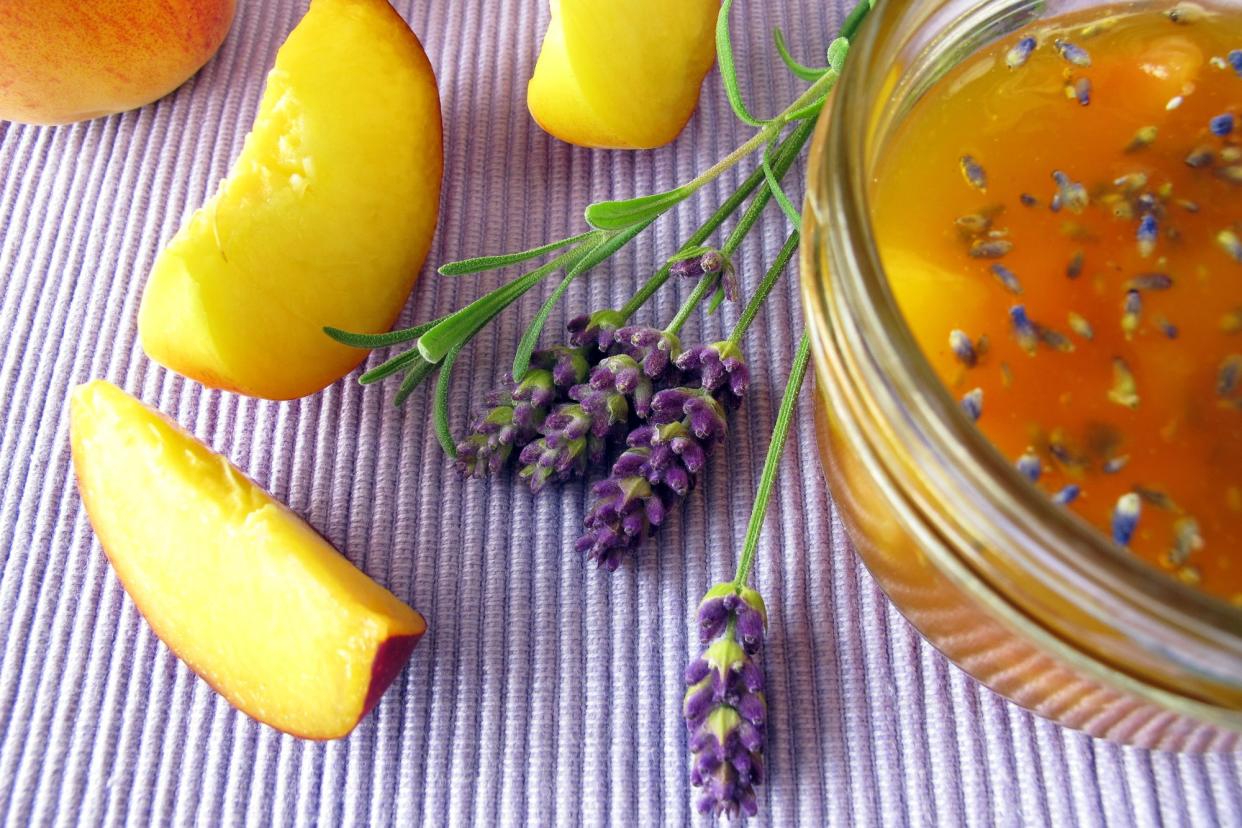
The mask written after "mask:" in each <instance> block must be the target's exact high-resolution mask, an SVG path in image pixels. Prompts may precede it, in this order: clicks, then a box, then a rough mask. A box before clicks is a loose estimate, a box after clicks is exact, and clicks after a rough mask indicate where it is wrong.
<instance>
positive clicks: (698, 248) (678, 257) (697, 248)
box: [666, 244, 715, 264]
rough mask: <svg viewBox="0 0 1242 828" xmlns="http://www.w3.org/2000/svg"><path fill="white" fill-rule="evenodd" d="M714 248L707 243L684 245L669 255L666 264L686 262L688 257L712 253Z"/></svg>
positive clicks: (692, 257)
mask: <svg viewBox="0 0 1242 828" xmlns="http://www.w3.org/2000/svg"><path fill="white" fill-rule="evenodd" d="M714 249H715V248H712V247H708V246H707V245H705V244H695V245H691V246H690V247H683V248H682V249H681V250H678V251H677V252H676V253H674V254H673V255H671V256H669V257H668V261H667V262H666V264H673V263H674V262H684V261H685V260H686V259H695V258H698V257H699V256H702V255H703V254H704V253H710V252H711V251H712V250H714Z"/></svg>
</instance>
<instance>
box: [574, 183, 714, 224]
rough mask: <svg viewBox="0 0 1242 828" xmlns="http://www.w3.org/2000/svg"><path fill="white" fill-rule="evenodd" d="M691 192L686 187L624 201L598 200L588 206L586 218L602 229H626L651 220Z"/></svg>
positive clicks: (684, 198)
mask: <svg viewBox="0 0 1242 828" xmlns="http://www.w3.org/2000/svg"><path fill="white" fill-rule="evenodd" d="M689 195H690V192H689V191H688V190H686V189H685V188H684V187H678V188H677V189H675V190H669V191H667V192H663V193H655V194H654V195H646V196H639V197H638V198H629V199H626V200H624V201H597V202H595V203H594V204H590V205H588V206H587V208H586V213H585V215H586V220H587V223H588V224H590V225H591V226H592V227H598V228H599V229H601V230H624V229H625V228H627V227H632V226H633V225H635V224H637V223H639V222H640V221H651V220H653V219H656V218H659V217H660V216H662V215H663V214H664V213H666V212H668V210H669V208H671V207H673V206H674V205H677V204H680V203H681V202H683V201H685V200H686V198H687V197H688V196H689Z"/></svg>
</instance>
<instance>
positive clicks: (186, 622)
mask: <svg viewBox="0 0 1242 828" xmlns="http://www.w3.org/2000/svg"><path fill="white" fill-rule="evenodd" d="M69 423H70V425H69V429H70V439H71V444H72V448H73V465H74V468H75V470H76V471H77V477H78V488H79V490H80V491H81V493H82V502H83V503H84V504H85V505H86V513H87V515H88V516H89V517H90V521H91V525H92V526H93V527H94V528H95V532H96V534H97V535H98V536H99V540H100V543H101V544H102V545H103V548H104V551H105V552H107V554H108V558H109V560H111V562H112V566H113V568H114V569H115V570H116V574H117V577H118V578H120V581H121V584H122V585H123V586H124V587H125V591H126V592H127V593H129V596H130V597H131V598H132V599H133V601H134V604H135V605H137V607H138V609H139V611H140V612H141V613H142V614H143V615H144V616H145V617H146V619H147V621H148V622H149V623H150V624H151V628H152V629H153V630H155V634H156V635H158V636H159V638H160V640H161V641H163V642H164V643H165V644H167V645H168V648H169V649H171V650H172V651H173V652H174V653H176V654H177V655H178V656H179V657H180V658H181V659H182V660H184V661H185V662H186V664H188V665H189V666H190V669H192V670H193V671H194V672H196V673H198V675H200V676H202V677H203V679H205V680H206V681H207V683H208V684H210V685H211V686H212V687H214V688H215V689H216V690H217V692H219V693H220V694H221V695H223V696H224V697H225V698H227V699H228V700H229V701H230V702H231V703H232V704H233V705H234V706H236V707H237V708H238V709H239V710H241V711H242V712H244V713H247V714H248V715H250V716H252V717H254V718H255V719H258V720H259V721H261V722H264V723H265V724H269V725H271V726H272V727H274V728H277V729H278V730H283V731H285V732H286V733H292V734H294V735H296V736H303V737H306V738H310V739H334V738H337V737H339V736H344V735H345V734H347V733H349V732H350V731H351V730H352V729H353V727H354V725H355V724H357V723H358V720H359V719H361V718H362V717H363V716H365V715H366V713H367V711H369V710H370V709H371V708H372V707H373V706H374V705H375V703H376V702H377V701H379V697H380V695H381V694H382V693H383V692H384V690H385V688H387V687H388V685H389V684H390V683H391V682H392V680H393V679H394V678H395V677H396V675H397V673H398V672H400V670H401V668H402V666H404V664H405V662H406V661H407V660H408V659H409V656H410V652H411V651H412V650H413V649H414V645H415V644H417V643H418V639H419V638H420V637H421V636H422V634H423V632H424V631H425V630H426V625H425V624H424V622H423V619H422V616H420V615H419V614H418V613H417V612H415V611H414V610H412V609H410V608H409V607H408V606H406V605H405V604H403V603H402V602H401V601H399V600H397V598H396V597H394V596H393V595H392V593H390V592H389V591H388V590H386V589H384V588H383V587H381V586H380V585H379V584H377V583H375V582H374V581H372V580H371V579H369V578H368V577H367V576H366V575H364V574H363V573H362V572H360V571H359V570H358V569H356V568H355V567H354V566H353V565H351V564H350V563H349V561H347V560H346V559H345V558H344V557H342V556H341V555H340V554H339V553H337V551H336V550H335V549H333V548H332V546H331V545H330V544H328V542H327V541H325V540H324V539H323V538H322V537H320V536H319V535H318V534H316V533H315V531H314V530H313V529H311V528H310V527H309V526H307V525H306V523H305V522H304V521H302V519H301V518H299V517H298V516H297V515H295V514H294V513H293V512H291V511H289V509H287V508H285V507H284V506H282V505H281V504H280V503H278V502H277V501H276V500H274V499H273V498H272V497H271V495H269V494H268V493H267V492H265V491H263V490H262V489H261V488H259V487H258V486H257V485H255V484H254V483H253V482H252V481H250V480H249V479H248V478H246V477H245V476H244V475H242V473H241V472H239V471H238V470H237V469H236V468H235V467H234V466H233V465H232V464H230V463H229V461H228V460H226V459H225V458H224V457H221V456H220V455H218V454H215V453H214V452H212V451H211V450H210V449H209V448H207V447H206V446H205V445H203V444H202V443H200V442H199V441H198V440H196V439H195V438H194V437H193V436H192V435H190V434H188V433H186V432H185V431H183V430H182V429H180V428H179V427H177V425H176V424H174V423H173V422H171V421H170V420H168V419H167V418H165V417H164V416H163V415H161V414H160V413H159V412H157V411H154V410H152V409H150V408H148V407H147V406H145V405H143V404H142V403H141V402H139V401H138V400H136V399H134V398H133V397H131V396H129V395H128V394H126V393H125V392H124V391H122V390H120V389H119V388H117V387H116V386H114V385H112V384H110V383H107V382H103V381H96V382H91V383H88V384H86V385H82V386H79V387H78V388H77V389H75V391H74V393H73V398H72V401H71V403H70V417H69Z"/></svg>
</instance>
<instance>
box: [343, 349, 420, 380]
mask: <svg viewBox="0 0 1242 828" xmlns="http://www.w3.org/2000/svg"><path fill="white" fill-rule="evenodd" d="M415 362H426V360H424V359H423V355H422V354H420V353H419V352H418V349H417V348H411V349H410V350H408V351H405V352H403V353H400V354H397V355H396V356H395V357H393V358H392V359H390V360H388V361H386V362H383V363H381V364H379V365H376V366H375V367H374V368H372V369H371V370H370V371H367V372H366V373H365V374H363V375H362V376H360V377H358V384H359V385H370V384H371V383H373V382H379V381H380V380H382V379H384V378H385V377H390V376H392V375H393V374H395V373H397V372H398V371H401V370H403V369H405V368H406V367H407V366H409V365H411V364H412V363H415Z"/></svg>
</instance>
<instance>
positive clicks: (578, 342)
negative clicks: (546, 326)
mask: <svg viewBox="0 0 1242 828" xmlns="http://www.w3.org/2000/svg"><path fill="white" fill-rule="evenodd" d="M624 324H625V319H624V318H622V316H621V314H620V313H619V312H618V311H615V310H602V311H596V312H595V313H592V314H583V315H582V316H576V317H574V318H573V319H571V320H569V324H567V325H566V326H565V327H566V329H567V330H568V331H569V344H571V345H575V346H578V347H582V348H590V347H594V348H598V349H599V350H601V351H607V350H608V349H609V348H611V347H612V343H613V341H614V339H615V337H616V333H617V328H620V327H621V326H622V325H624Z"/></svg>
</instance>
